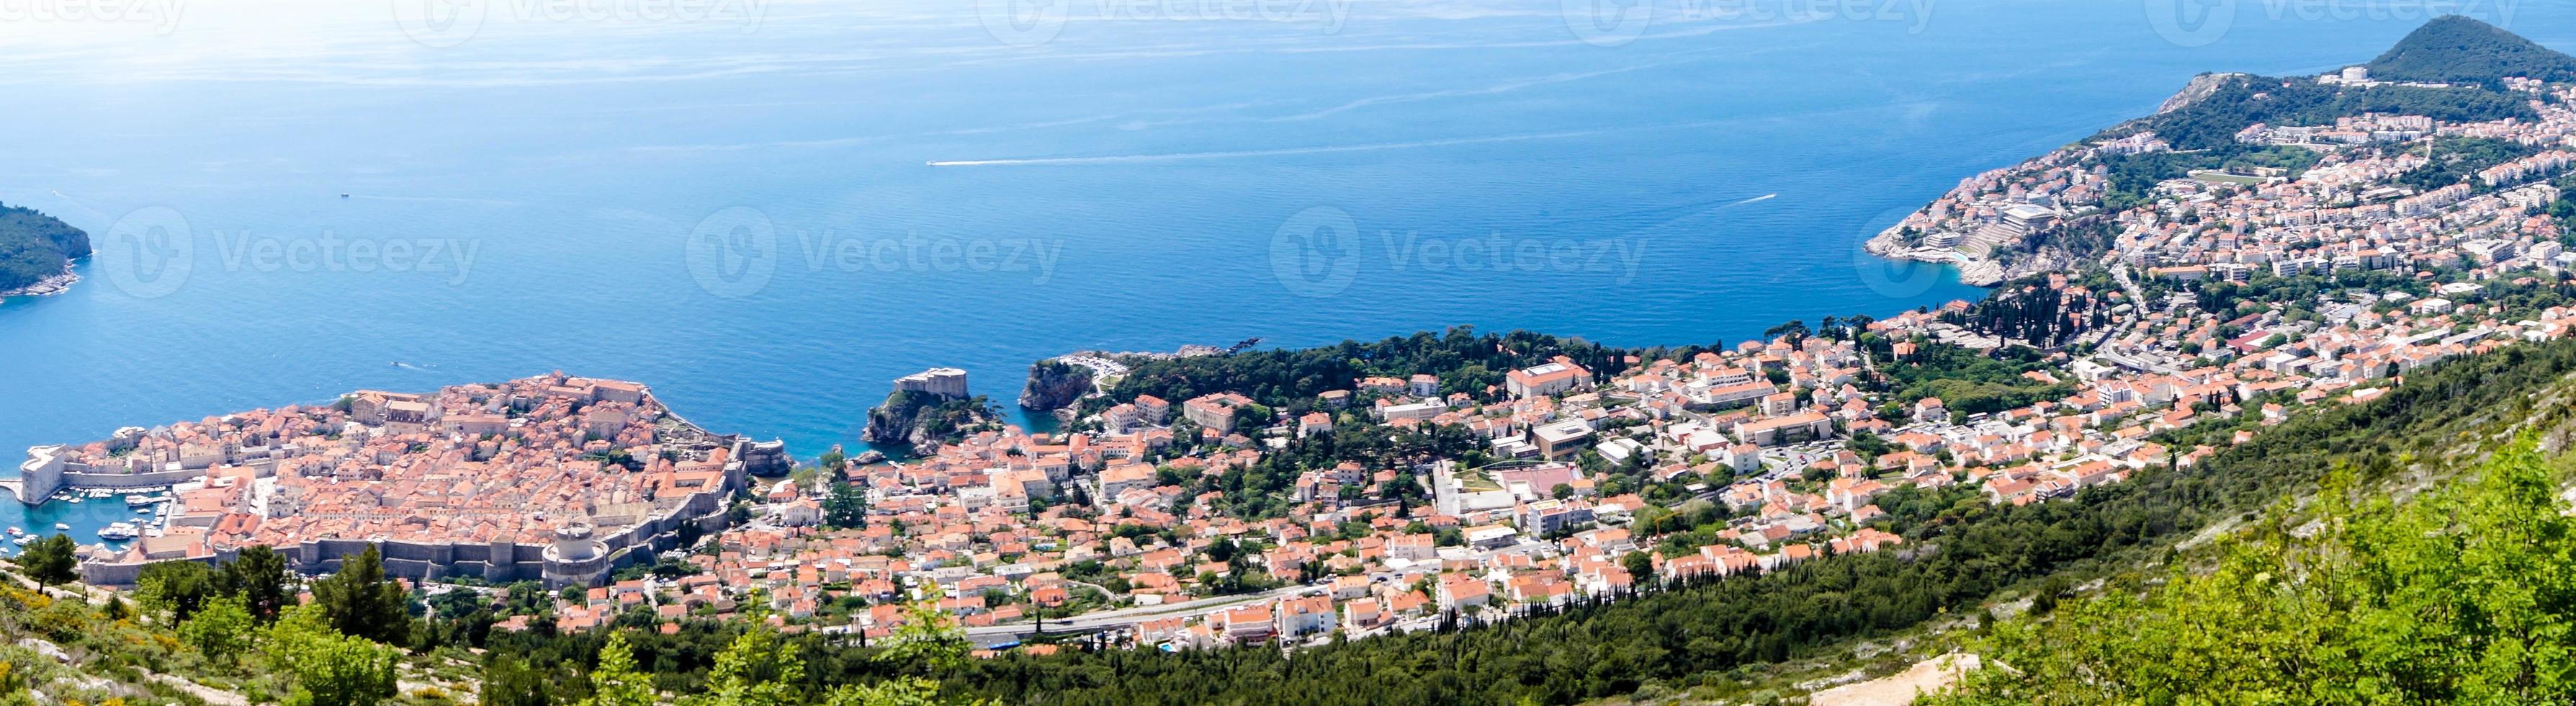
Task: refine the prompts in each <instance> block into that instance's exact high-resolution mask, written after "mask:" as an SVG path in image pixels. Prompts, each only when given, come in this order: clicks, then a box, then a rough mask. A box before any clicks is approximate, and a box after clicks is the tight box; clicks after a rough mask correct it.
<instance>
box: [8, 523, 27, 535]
mask: <svg viewBox="0 0 2576 706" xmlns="http://www.w3.org/2000/svg"><path fill="white" fill-rule="evenodd" d="M26 533H27V531H26V530H22V529H18V526H17V525H10V526H9V536H11V537H15V536H18V535H22V534H26Z"/></svg>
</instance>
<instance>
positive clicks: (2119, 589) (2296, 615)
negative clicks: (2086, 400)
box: [1935, 438, 2576, 706]
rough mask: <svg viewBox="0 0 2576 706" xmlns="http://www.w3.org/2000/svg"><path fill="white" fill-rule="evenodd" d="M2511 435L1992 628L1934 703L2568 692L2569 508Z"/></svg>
mask: <svg viewBox="0 0 2576 706" xmlns="http://www.w3.org/2000/svg"><path fill="white" fill-rule="evenodd" d="M2551 471H2552V469H2551V466H2550V465H2549V464H2547V463H2545V462H2544V461H2543V460H2542V459H2541V457H2540V454H2539V453H2538V452H2536V451H2535V450H2534V448H2533V443H2532V442H2531V440H2530V439H2529V438H2525V439H2523V440H2522V441H2519V442H2516V443H2513V444H2512V445H2510V446H2508V447H2506V448H2504V449H2501V450H2499V451H2497V453H2496V454H2495V457H2494V459H2493V460H2492V461H2490V462H2488V463H2487V464H2486V465H2485V467H2484V468H2483V469H2480V471H2479V472H2478V477H2477V479H2476V480H2475V481H2474V482H2473V483H2465V484H2461V485H2456V486H2452V487H2447V488H2441V489H2437V490H2434V491H2431V492H2429V493H2428V494H2426V495H2425V496H2423V497H2421V498H2418V499H2416V500H2414V501H2413V502H2409V503H2406V504H2404V505H2399V504H2396V503H2394V502H2392V501H2391V500H2390V499H2389V498H2388V497H2387V496H2386V495H2385V494H2373V495H2369V496H2367V499H2366V500H2363V501H2361V502H2359V503H2358V504H2356V503H2354V502H2353V501H2351V500H2349V498H2351V497H2353V496H2355V495H2356V493H2355V491H2354V488H2353V486H2352V484H2351V482H2350V477H2349V476H2338V477H2337V478H2336V479H2333V480H2330V481H2329V482H2328V483H2327V484H2326V487H2325V489H2324V490H2323V492H2321V493H2320V494H2319V497H2318V502H2317V507H2315V508H2313V513H2314V518H2315V519H2314V520H2313V522H2312V523H2311V521H2310V520H2309V519H2307V518H2306V517H2305V516H2302V515H2294V514H2292V513H2289V512H2287V511H2276V512H2275V513H2274V514H2273V515H2272V516H2271V517H2270V518H2269V519H2270V521H2268V522H2265V523H2262V524H2260V525H2259V526H2258V527H2256V528H2255V529H2254V530H2253V531H2252V532H2250V533H2248V534H2247V535H2245V536H2242V537H2239V538H2233V539H2229V540H2222V542H2223V544H2222V545H2221V547H2220V548H2219V549H2218V550H2217V551H2216V554H2217V557H2216V559H2215V562H2214V564H2215V566H2214V567H2209V566H2189V565H2185V566H2177V567H2174V568H2173V569H2172V570H2171V571H2170V573H2169V574H2167V575H2165V576H2163V577H2161V578H2163V579H2164V583H2163V585H2161V586H2152V587H2143V588H2142V587H2140V586H2138V585H2135V584H2134V583H2121V584H2115V585H2113V587H2112V588H2110V589H2109V590H2106V591H2104V592H2103V594H2102V595H2101V596H2100V597H2097V598H2094V599H2091V600H2087V601H2083V602H2081V603H2074V604H2068V605H2067V606H2066V607H2064V608H2061V609H2060V610H2059V612H2057V613H2056V614H2055V615H2054V617H2053V618H2051V619H2044V620H2039V621H2015V622H2010V623H2006V624H2003V625H2000V626H1998V627H1997V630H1996V632H1995V634H1994V636H1993V637H1992V638H1991V639H1989V640H1988V641H1987V642H1988V644H1987V645H1985V646H1984V647H1983V649H1982V651H1983V652H1985V653H1986V654H1987V655H1989V656H1991V657H1994V658H1998V659H2000V660H2001V661H2002V663H2004V664H2007V665H2010V666H2011V667H2012V669H2009V670H2005V669H1989V670H1986V671H1984V672H1980V673H1978V674H1976V675H1974V676H1972V677H1971V678H1970V679H1969V680H1968V682H1967V683H1966V685H1965V686H1964V687H1963V689H1962V692H1963V693H1960V694H1955V695H1949V696H1946V697H1944V698H1940V699H1936V700H1935V702H1936V703H1939V704H1950V705H1955V706H1983V705H1985V704H2173V703H2283V704H2291V703H2295V704H2420V703H2468V704H2548V703H2555V704H2565V703H2571V702H2576V518H2570V517H2568V516H2567V515H2565V514H2562V513H2561V512H2560V507H2561V503H2560V502H2559V501H2558V498H2557V497H2556V494H2557V493H2556V490H2557V487H2558V485H2557V483H2556V482H2554V478H2553V476H2554V475H2556V474H2554V473H2552V472H2551Z"/></svg>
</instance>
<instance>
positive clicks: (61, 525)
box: [54, 522, 72, 532]
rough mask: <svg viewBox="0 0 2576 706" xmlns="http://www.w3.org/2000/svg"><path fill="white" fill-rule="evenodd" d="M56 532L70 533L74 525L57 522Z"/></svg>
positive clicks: (55, 525)
mask: <svg viewBox="0 0 2576 706" xmlns="http://www.w3.org/2000/svg"><path fill="white" fill-rule="evenodd" d="M54 530H55V531H59V532H69V531H72V524H71V523H69V522H56V523H54Z"/></svg>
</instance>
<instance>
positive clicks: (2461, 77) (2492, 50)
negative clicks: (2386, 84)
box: [2366, 15, 2576, 83]
mask: <svg viewBox="0 0 2576 706" xmlns="http://www.w3.org/2000/svg"><path fill="white" fill-rule="evenodd" d="M2366 66H2368V67H2369V68H2370V77H2371V78H2375V79H2380V80H2383V81H2437V82H2445V83H2493V82H2495V81H2496V80H2498V79H2502V78H2505V77H2509V76H2522V77H2527V78H2536V79H2541V80H2544V81H2576V57H2571V56H2568V55H2566V54H2562V53H2559V52H2556V51H2552V50H2551V49H2550V48H2548V47H2544V46H2541V45H2538V44H2534V43H2532V42H2531V40H2528V39H2523V38H2522V37H2519V36H2516V35H2514V33H2512V32H2507V31H2504V30H2502V29H2499V28H2497V27H2496V26H2494V25H2490V24H2487V23H2485V22H2480V21H2477V20H2474V19H2470V18H2467V17H2463V16H2459V15H2446V16H2443V17H2439V18H2435V19H2434V20H2433V21H2431V22H2426V23H2424V26H2422V27H2418V28H2416V30H2415V31H2414V32H2412V33H2409V34H2407V35H2406V38H2405V39H2402V40H2399V41H2398V42H2397V45H2396V46H2393V47H2389V49H2388V52H2387V53H2385V54H2381V55H2379V58H2377V59H2372V60H2370V63H2369V64H2367V65H2366Z"/></svg>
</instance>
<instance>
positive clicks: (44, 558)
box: [18, 534, 80, 586]
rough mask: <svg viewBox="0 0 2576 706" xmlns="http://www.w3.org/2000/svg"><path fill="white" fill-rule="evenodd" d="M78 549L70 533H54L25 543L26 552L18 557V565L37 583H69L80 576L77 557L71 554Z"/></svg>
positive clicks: (48, 584) (49, 584) (47, 584)
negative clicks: (27, 543)
mask: <svg viewBox="0 0 2576 706" xmlns="http://www.w3.org/2000/svg"><path fill="white" fill-rule="evenodd" d="M78 549H79V545H77V544H74V543H73V542H72V538H71V536H70V535H64V534H55V535H54V536H51V537H46V538H44V539H39V540H36V541H35V543H33V544H29V545H27V552H26V553H25V554H22V555H19V557H18V567H19V568H20V569H21V570H24V571H26V572H27V577H28V578H32V579H35V580H36V583H38V584H42V585H46V586H52V585H55V584H63V583H71V582H72V580H73V579H77V578H80V574H79V572H78V571H76V569H78V568H79V567H78V559H77V558H76V557H74V556H73V553H74V552H75V551H76V550H78Z"/></svg>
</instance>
